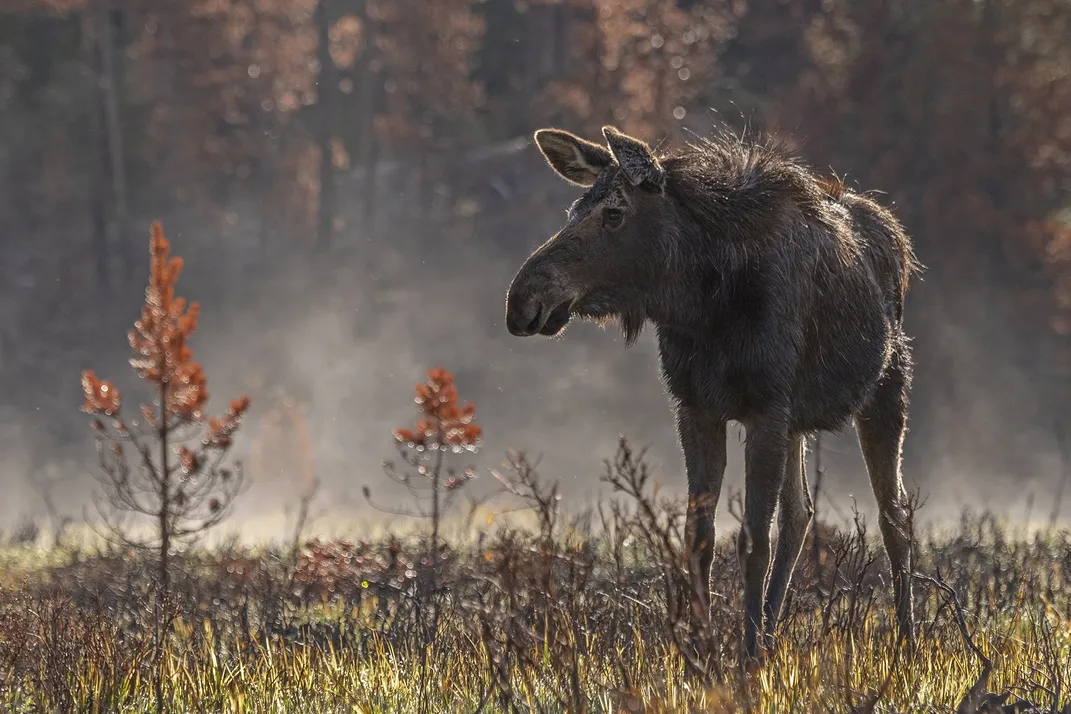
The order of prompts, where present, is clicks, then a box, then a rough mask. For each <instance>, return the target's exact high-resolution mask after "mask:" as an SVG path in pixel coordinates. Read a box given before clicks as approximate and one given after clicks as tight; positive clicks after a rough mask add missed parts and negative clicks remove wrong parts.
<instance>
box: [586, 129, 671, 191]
mask: <svg viewBox="0 0 1071 714" xmlns="http://www.w3.org/2000/svg"><path fill="white" fill-rule="evenodd" d="M602 135H603V136H604V137H605V138H606V145H607V146H609V147H610V153H612V154H613V156H614V160H615V161H617V163H618V165H620V166H621V171H622V172H623V173H624V174H625V176H626V177H627V178H628V180H629V182H630V183H632V185H633V186H639V185H640V184H643V183H646V184H648V185H649V186H652V187H653V188H655V189H657V190H659V191H663V190H665V187H666V172H665V169H663V168H662V164H661V163H660V162H659V161H658V157H656V156H655V155H654V152H652V151H651V147H649V146H647V144H645V143H644V142H642V141H640V140H639V139H636V138H633V137H631V136H629V135H628V134H623V133H621V132H620V131H618V130H617V129H615V128H614V127H612V126H604V127H603V128H602Z"/></svg>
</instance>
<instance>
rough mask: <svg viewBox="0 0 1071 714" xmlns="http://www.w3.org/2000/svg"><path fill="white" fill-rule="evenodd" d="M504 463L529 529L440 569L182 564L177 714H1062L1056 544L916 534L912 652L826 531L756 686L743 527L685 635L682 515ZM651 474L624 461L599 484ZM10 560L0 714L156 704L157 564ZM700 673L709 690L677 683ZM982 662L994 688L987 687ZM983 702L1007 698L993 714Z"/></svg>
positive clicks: (965, 524) (352, 550)
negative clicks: (705, 619) (591, 492)
mask: <svg viewBox="0 0 1071 714" xmlns="http://www.w3.org/2000/svg"><path fill="white" fill-rule="evenodd" d="M626 456H628V455H627V454H626ZM514 465H515V467H516V468H515V469H514V472H513V474H512V477H511V478H512V479H513V480H512V483H513V484H514V485H515V487H516V488H515V495H516V496H517V497H518V498H519V499H521V500H522V501H523V502H525V503H526V504H527V505H529V506H532V507H533V509H534V511H535V515H536V518H535V522H536V523H537V524H538V525H537V527H536V528H534V529H531V530H516V529H513V528H511V527H509V526H505V525H503V526H496V528H495V529H494V530H493V531H492V532H488V533H486V534H484V535H483V536H482V537H478V538H475V539H473V540H472V541H470V542H464V543H460V542H454V543H453V544H444V545H443V546H442V549H441V552H440V555H439V558H438V562H437V563H436V565H435V567H434V572H431V570H432V568H431V567H430V566H427V565H425V564H424V563H422V562H421V560H422V559H424V558H426V554H427V552H428V551H427V548H428V543H427V542H426V541H420V540H417V539H408V540H400V539H391V538H386V539H382V540H379V541H376V542H372V543H360V542H356V543H348V542H345V541H329V542H320V541H316V540H313V541H308V542H306V543H305V544H304V546H303V547H302V548H301V550H300V553H299V557H298V559H297V560H296V561H292V560H290V559H289V558H288V555H287V552H286V551H284V550H282V549H280V550H270V549H269V550H263V549H262V550H259V551H255V550H250V549H246V548H239V547H237V546H224V547H219V548H216V549H213V550H212V551H210V552H206V551H200V552H187V553H185V554H183V555H182V556H181V557H178V558H177V559H176V561H175V574H174V578H173V585H174V588H175V596H174V598H173V599H172V601H171V602H170V603H169V607H170V609H171V613H172V615H173V616H174V617H175V618H176V619H175V627H174V630H173V635H172V636H171V639H170V641H169V642H168V645H167V650H166V656H165V658H164V660H163V663H164V670H165V671H164V677H163V681H164V683H165V686H166V690H167V699H168V700H169V701H170V706H171V710H172V711H176V712H355V711H359V712H368V713H371V712H444V713H447V712H449V713H453V712H458V713H461V712H464V713H465V714H470V713H472V712H477V711H487V712H490V711H495V712H498V711H501V712H581V711H584V712H590V713H594V712H612V711H613V712H641V711H642V712H692V711H703V712H722V711H724V712H730V711H733V712H735V711H754V712H845V713H847V712H851V711H859V712H864V711H878V712H919V711H933V712H955V711H958V712H963V714H983V713H985V712H1012V711H1031V712H1067V711H1071V708H1069V703H1071V693H1069V691H1068V684H1069V683H1071V537H1069V535H1068V534H1067V533H1066V532H1065V533H1062V534H1048V535H1034V536H1032V537H1026V536H1022V537H1012V536H1010V535H1009V534H1008V532H1007V531H1006V529H1005V528H1004V526H1002V525H1001V524H1000V523H998V522H996V521H995V520H994V519H992V518H989V517H987V516H981V517H971V516H964V518H963V519H962V521H961V523H960V524H959V527H958V528H957V529H955V530H954V531H953V532H951V533H947V534H945V535H940V536H938V535H924V536H923V537H921V538H920V542H919V551H920V559H919V565H918V570H919V572H920V573H923V574H925V575H926V576H928V577H932V578H934V580H933V581H932V582H929V581H923V580H921V579H920V581H919V582H918V585H917V590H916V597H917V617H918V620H919V623H920V630H921V636H920V640H919V643H918V645H917V647H916V649H915V650H914V651H906V650H903V649H901V648H897V647H896V646H895V645H894V641H893V635H894V630H893V627H892V623H893V617H892V613H891V610H890V599H891V598H890V594H889V592H888V591H889V590H890V588H889V587H887V585H886V583H885V582H883V581H884V579H885V568H886V565H885V563H884V560H883V557H882V556H881V551H880V548H879V547H877V544H876V543H875V542H874V541H873V539H872V538H871V537H870V535H869V534H868V533H867V532H866V529H865V527H862V526H860V527H858V528H857V529H855V530H852V531H847V532H836V531H834V530H833V529H830V528H828V527H826V528H823V530H822V535H821V541H820V544H821V546H822V547H821V548H820V549H819V552H820V561H821V571H820V572H819V571H818V570H817V569H816V567H815V565H816V564H815V562H814V557H813V551H812V549H811V547H810V546H809V547H808V548H807V549H806V551H805V554H804V557H803V558H802V559H801V564H800V568H799V570H798V571H797V578H796V580H795V581H794V587H793V596H792V599H791V601H790V602H789V605H788V608H787V610H788V611H787V614H786V619H785V621H784V623H783V627H782V631H781V632H782V636H781V641H780V643H779V646H778V648H777V650H776V652H775V653H774V655H773V657H772V659H771V660H770V661H769V662H767V663H766V665H765V666H764V667H763V668H761V669H759V670H758V671H757V672H754V673H752V674H750V675H745V674H743V673H742V672H741V671H740V670H739V668H738V667H737V666H736V662H737V651H736V644H737V641H738V628H739V615H738V612H739V593H738V589H739V588H738V580H737V577H738V576H737V568H736V565H735V558H734V556H733V555H732V552H733V547H732V545H731V544H730V542H729V541H730V540H731V537H732V536H733V535H734V534H731V533H726V534H724V537H723V541H722V546H721V547H720V548H719V550H718V553H717V557H716V559H715V572H716V577H717V581H718V582H717V588H718V589H719V591H720V592H721V593H723V594H724V597H723V598H716V599H715V603H714V606H713V608H712V615H711V617H712V623H711V627H710V629H709V631H707V632H705V633H703V634H702V635H701V636H700V637H699V638H698V639H694V638H693V637H692V630H691V629H690V624H689V623H687V622H685V621H684V620H683V618H682V617H680V615H679V608H678V607H677V606H676V605H675V602H676V600H678V599H679V596H680V593H679V592H677V591H676V590H675V588H676V586H677V584H678V583H679V581H680V580H682V578H681V574H682V571H681V570H680V564H679V563H678V562H677V560H675V559H674V557H673V556H672V555H671V554H667V553H665V552H663V551H662V550H661V548H662V545H661V542H662V541H661V539H662V538H663V537H666V538H669V539H670V541H671V542H676V541H675V540H674V539H675V538H676V537H677V535H676V534H677V532H678V528H679V526H680V525H681V524H682V515H683V514H682V513H681V511H680V504H675V503H674V502H673V501H670V500H664V499H663V500H655V498H654V497H653V496H651V495H650V494H646V495H642V496H641V499H639V500H633V501H624V502H618V503H617V504H616V505H615V506H607V507H605V508H603V509H602V511H601V512H590V513H586V514H580V515H575V516H573V517H570V518H566V514H564V513H560V512H558V511H557V510H555V508H554V504H555V503H556V502H557V501H556V499H555V498H554V490H553V487H552V486H551V485H549V484H545V483H543V482H541V481H540V480H539V479H538V477H537V476H535V474H534V472H532V471H531V470H530V469H527V470H526V466H525V464H524V463H523V460H520V461H518V462H515V463H514ZM630 470H631V476H630V475H629V473H630ZM641 472H642V461H640V460H638V459H637V458H635V457H633V456H628V457H627V458H621V455H619V458H618V459H617V460H615V461H614V462H612V463H610V464H608V470H607V475H606V478H607V479H608V480H611V483H612V479H613V478H619V479H625V478H633V479H634V480H636V479H637V475H638V474H639V473H641ZM615 473H616V476H615ZM640 481H642V479H640ZM540 504H543V505H540ZM645 513H646V514H647V515H644V514H645ZM20 552H22V553H23V555H21V556H19V555H17V554H16V552H15V551H11V550H9V551H8V552H7V553H6V554H5V555H4V558H3V561H4V562H5V563H7V566H6V567H5V568H3V571H2V572H3V576H2V577H3V578H4V581H3V583H2V589H0V710H2V711H11V712H21V711H27V712H29V711H49V712H51V711H63V712H82V711H86V712H94V711H101V712H105V711H107V712H111V711H123V712H142V711H154V706H155V703H154V696H153V694H154V693H153V691H152V682H153V677H152V652H153V643H152V638H151V631H152V628H151V607H146V603H151V602H152V593H153V587H152V585H153V582H152V581H153V577H152V573H153V572H154V571H153V568H154V565H153V563H151V562H147V561H146V560H144V559H143V556H140V555H130V554H127V553H124V552H121V551H117V550H104V551H94V552H89V551H84V550H83V551H64V552H50V553H47V558H48V559H47V561H44V560H42V561H34V562H30V561H29V560H28V556H27V555H25V554H26V553H28V552H29V551H20ZM35 557H38V556H35ZM953 595H955V600H953V597H952V596H953ZM957 615H958V617H957ZM972 642H973V644H974V645H975V646H977V648H978V651H979V652H980V653H981V655H982V656H981V657H979V655H978V654H976V653H975V652H974V651H973V649H972ZM693 648H698V649H693ZM704 656H709V659H708V660H705V662H706V666H707V668H708V670H709V672H710V676H686V672H688V671H689V670H690V669H694V667H695V664H696V663H697V662H699V663H700V664H702V663H703V662H704V660H703V657H704ZM983 658H988V659H991V661H992V672H991V673H990V674H989V675H988V677H987V678H985V679H980V675H981V674H982V671H983ZM972 688H974V690H975V692H974V694H975V695H976V696H974V697H973V698H972V697H967V695H968V693H969V692H971V690H972ZM990 693H995V694H999V695H1004V698H1003V700H1002V701H1003V704H1002V705H1001V706H1000V707H999V708H993V707H994V706H996V705H995V704H993V703H992V702H993V701H995V699H996V698H995V696H990ZM987 707H989V708H987ZM1027 707H1033V708H1027Z"/></svg>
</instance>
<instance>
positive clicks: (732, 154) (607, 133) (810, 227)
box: [505, 126, 921, 662]
mask: <svg viewBox="0 0 1071 714" xmlns="http://www.w3.org/2000/svg"><path fill="white" fill-rule="evenodd" d="M602 134H603V138H604V139H605V146H603V145H600V144H597V143H595V142H591V141H588V140H585V139H583V138H581V137H579V136H576V135H575V134H573V133H570V132H568V131H565V130H562V129H556V128H547V129H540V130H538V131H536V132H535V136H534V139H535V143H536V145H537V146H538V147H539V150H540V152H541V153H542V155H543V157H544V158H545V159H546V161H547V163H549V164H550V167H551V168H552V169H553V170H554V171H555V172H557V173H558V174H559V175H560V176H561V177H562V178H564V179H565V180H566V181H568V182H570V183H572V184H574V185H577V186H580V187H584V188H585V189H586V191H585V192H584V194H583V195H582V196H580V198H578V199H577V200H576V201H575V202H574V203H573V204H572V205H571V206H570V207H569V209H568V211H567V217H566V220H565V224H564V226H563V227H562V228H561V229H560V230H559V231H558V232H557V234H555V235H554V236H553V237H551V238H550V239H549V240H547V241H546V242H545V243H543V245H541V246H540V247H539V248H537V249H536V250H535V251H534V252H533V253H532V254H531V255H530V256H529V257H528V259H527V260H526V261H525V262H524V264H523V265H522V266H521V268H520V270H519V271H518V272H517V274H516V276H515V277H514V278H513V281H512V282H511V284H510V286H509V289H508V292H507V297H506V316H505V319H506V327H507V329H508V330H509V332H510V333H511V334H512V335H514V336H518V337H524V336H532V335H544V336H557V335H559V334H560V333H561V332H562V331H563V330H564V329H565V327H566V325H567V324H568V323H569V321H570V320H571V319H572V318H573V317H577V318H579V319H589V320H594V321H597V322H599V323H601V324H607V323H609V322H616V323H618V325H619V326H620V328H621V330H622V333H623V337H624V342H625V345H626V347H628V346H631V345H632V344H634V343H635V342H636V340H637V338H638V337H639V336H640V334H641V331H642V330H643V327H644V325H645V324H647V323H651V324H652V325H653V326H654V330H655V336H656V339H657V346H658V353H659V361H660V366H661V376H662V380H663V383H664V385H665V387H666V390H667V391H668V393H669V395H670V397H671V398H672V402H673V405H674V407H675V411H676V427H677V433H678V438H679V444H680V447H681V450H682V451H683V453H684V465H685V471H686V472H687V479H688V512H687V520H686V530H685V540H686V544H685V545H686V554H687V556H688V563H689V577H691V578H692V579H693V584H694V585H695V587H694V588H693V589H694V594H693V596H692V601H693V606H694V607H695V608H696V609H697V611H698V612H708V611H709V603H710V587H711V585H710V570H711V563H712V561H713V550H714V517H715V513H716V511H717V506H718V499H719V494H720V491H721V487H722V479H723V476H724V473H725V467H726V427H727V423H728V422H729V421H730V420H732V421H735V422H737V423H739V424H741V425H742V426H743V428H744V430H745V433H746V441H745V446H744V466H745V494H744V515H743V524H742V527H741V529H740V534H739V537H738V539H737V556H738V558H739V561H740V569H741V574H742V579H743V587H744V622H743V642H742V650H743V652H742V654H744V656H745V658H746V660H747V661H752V662H755V661H761V660H762V659H764V657H765V656H766V654H767V653H768V652H769V651H770V649H771V648H772V647H773V645H774V641H775V635H776V629H777V625H778V621H779V618H780V615H781V609H782V604H783V602H784V599H785V595H786V592H787V590H788V587H789V584H790V581H791V578H792V573H793V570H794V569H795V566H796V562H797V560H798V559H799V556H800V552H801V550H802V549H803V545H804V540H805V538H806V534H807V531H808V529H809V528H810V523H811V520H812V518H813V513H814V509H813V504H812V502H811V496H810V492H809V488H808V485H807V477H806V470H805V447H806V440H807V438H808V437H810V436H812V435H814V434H817V433H820V432H823V431H834V430H839V429H841V428H843V427H845V426H847V424H848V423H849V422H852V421H854V424H855V429H856V433H857V437H858V441H859V444H860V447H861V450H862V453H863V457H864V461H865V464H866V469H867V472H868V475H869V477H870V482H871V486H872V488H873V491H874V495H875V497H876V499H877V504H878V510H879V514H880V516H879V525H880V530H881V535H882V541H883V544H884V548H885V550H886V553H887V554H888V557H889V561H890V565H891V570H892V580H893V586H894V598H895V605H896V618H897V629H898V635H899V637H900V639H901V641H904V640H906V641H908V642H912V641H913V640H914V616H913V607H912V595H911V577H912V576H911V573H912V564H911V532H910V509H909V507H908V505H909V504H908V502H907V498H906V493H905V490H904V486H903V481H902V476H901V454H902V449H903V442H904V435H905V432H906V428H907V417H908V401H909V394H910V386H911V367H912V360H911V349H910V344H909V339H908V337H907V336H906V334H905V332H904V328H903V314H904V300H905V297H906V293H907V289H908V282H909V279H910V278H911V276H912V275H913V274H914V273H916V272H918V270H919V269H920V268H921V266H920V265H919V263H918V262H917V260H916V258H915V255H914V252H913V248H912V245H911V240H910V238H909V237H908V236H907V234H906V233H905V231H904V229H903V227H902V226H901V224H900V223H899V221H898V220H897V218H896V217H895V216H894V215H893V214H892V213H891V212H890V211H889V210H888V209H886V208H884V207H882V206H881V205H879V204H878V203H877V202H875V201H874V200H872V199H871V198H869V197H867V196H865V195H862V194H860V193H856V192H853V191H851V190H849V189H848V188H847V186H845V184H844V183H843V182H842V181H840V180H839V179H830V178H827V177H822V176H819V175H818V174H817V173H815V172H813V171H812V170H811V169H809V168H808V167H807V166H806V165H805V164H804V163H803V161H802V160H801V159H799V158H797V157H796V156H795V155H794V154H793V153H792V152H791V151H790V150H789V149H788V148H787V147H786V146H785V144H784V143H783V142H779V141H776V140H773V139H771V138H763V139H761V140H760V139H759V138H758V137H752V138H745V137H741V136H737V135H735V134H732V133H730V132H728V131H718V132H715V133H714V135H713V136H711V137H707V138H700V139H697V140H696V141H694V142H690V143H688V144H686V145H685V146H683V147H681V148H678V149H675V150H672V151H668V152H661V151H659V152H656V151H654V150H653V149H652V148H651V147H650V146H649V145H648V144H647V143H645V142H644V141H643V140H642V139H639V138H636V137H633V136H629V135H627V134H625V133H623V132H621V131H619V130H618V129H617V128H615V127H613V126H605V127H603V129H602ZM778 504H780V508H779V509H778ZM775 513H776V514H777V516H778V521H777V523H778V537H777V545H776V552H774V553H771V550H772V549H771V539H772V538H771V530H772V525H773V519H774V515H775ZM771 555H772V561H773V562H772V567H771Z"/></svg>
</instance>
